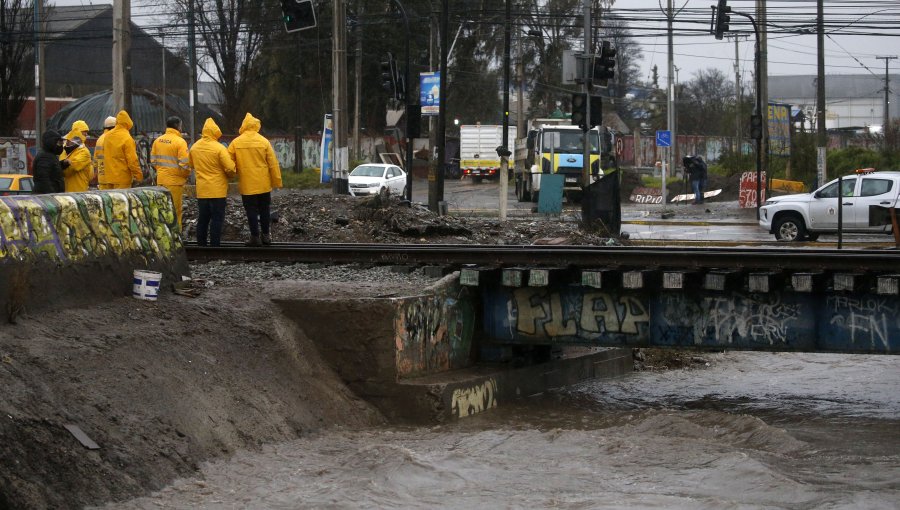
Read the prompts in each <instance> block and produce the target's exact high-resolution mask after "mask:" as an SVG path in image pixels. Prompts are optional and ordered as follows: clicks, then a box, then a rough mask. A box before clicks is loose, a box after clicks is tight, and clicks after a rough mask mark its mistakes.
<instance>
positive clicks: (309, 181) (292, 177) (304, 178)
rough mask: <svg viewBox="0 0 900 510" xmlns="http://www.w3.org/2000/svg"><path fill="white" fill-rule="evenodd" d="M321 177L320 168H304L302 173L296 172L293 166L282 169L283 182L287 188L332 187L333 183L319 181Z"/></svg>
mask: <svg viewBox="0 0 900 510" xmlns="http://www.w3.org/2000/svg"><path fill="white" fill-rule="evenodd" d="M320 178H321V174H320V173H319V169H318V168H304V169H303V171H302V172H300V173H297V172H295V171H294V169H293V168H282V169H281V182H282V184H283V185H284V187H285V188H290V189H325V188H330V187H331V184H323V183H321V182H319V180H320Z"/></svg>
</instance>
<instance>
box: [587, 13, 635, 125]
mask: <svg viewBox="0 0 900 510" xmlns="http://www.w3.org/2000/svg"><path fill="white" fill-rule="evenodd" d="M601 19H602V21H603V25H602V32H601V34H600V37H597V38H595V40H594V48H595V49H594V53H598V52H599V51H600V50H599V48H600V44H601V42H602V40H608V41H609V42H610V43H612V47H613V48H615V49H616V67H615V74H614V77H613V79H612V80H611V81H610V83H609V87H608V89H607V93H608V95H609V97H610V98H612V99H613V104H614V106H615V110H616V113H617V114H619V117H621V118H622V120H624V121H626V122H628V121H630V120H633V119H634V117H635V111H636V108H635V106H634V105H632V103H631V102H630V101H626V100H624V98H625V95H626V94H627V93H628V92H629V90H628V89H629V87H631V86H634V85H636V84H638V83H639V82H640V75H639V73H640V68H639V66H638V62H639V61H640V60H641V58H642V54H641V48H640V46H639V45H638V44H637V42H636V41H635V40H634V38H633V37H632V35H631V30H629V29H628V24H627V23H626V22H625V21H623V20H621V19H618V18H615V17H607V18H601ZM616 99H618V100H616Z"/></svg>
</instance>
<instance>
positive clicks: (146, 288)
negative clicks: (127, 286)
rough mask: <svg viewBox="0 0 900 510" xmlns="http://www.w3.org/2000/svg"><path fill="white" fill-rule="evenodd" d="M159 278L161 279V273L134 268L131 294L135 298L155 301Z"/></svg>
mask: <svg viewBox="0 0 900 510" xmlns="http://www.w3.org/2000/svg"><path fill="white" fill-rule="evenodd" d="M160 280H162V273H157V272H156V271H145V270H143V269H135V270H134V293H133V294H132V295H133V296H134V297H135V298H137V299H146V300H148V301H156V296H158V295H159V282H160Z"/></svg>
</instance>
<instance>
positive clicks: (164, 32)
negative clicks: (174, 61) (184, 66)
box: [159, 28, 167, 130]
mask: <svg viewBox="0 0 900 510" xmlns="http://www.w3.org/2000/svg"><path fill="white" fill-rule="evenodd" d="M159 37H160V38H161V39H162V120H163V126H165V125H166V117H167V115H166V31H165V29H162V28H160V29H159ZM163 130H165V129H163Z"/></svg>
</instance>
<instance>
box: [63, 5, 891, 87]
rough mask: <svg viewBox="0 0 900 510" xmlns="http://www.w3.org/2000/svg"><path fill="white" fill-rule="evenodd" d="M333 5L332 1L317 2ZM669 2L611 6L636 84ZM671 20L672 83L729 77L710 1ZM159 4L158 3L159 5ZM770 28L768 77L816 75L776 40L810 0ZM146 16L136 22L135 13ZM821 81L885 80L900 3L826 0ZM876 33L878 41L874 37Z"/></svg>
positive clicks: (801, 22)
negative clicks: (630, 39) (621, 22)
mask: <svg viewBox="0 0 900 510" xmlns="http://www.w3.org/2000/svg"><path fill="white" fill-rule="evenodd" d="M161 1H162V0H132V11H133V13H132V14H133V16H134V17H135V22H137V23H138V24H145V23H146V22H148V21H149V20H148V19H147V17H146V8H145V7H143V6H145V5H157V6H158V5H160V3H161ZM322 1H328V2H330V1H332V0H322ZM496 1H498V2H500V1H501V0H496ZM668 1H669V0H617V1H616V4H615V5H614V6H613V11H614V12H615V13H616V14H617V15H618V16H620V17H622V18H624V19H626V20H627V22H628V25H629V26H630V27H631V30H632V33H633V34H634V36H635V40H636V41H637V42H638V43H639V44H640V45H641V48H642V50H643V57H644V58H643V59H642V61H641V71H642V72H641V77H642V79H644V80H649V79H650V76H651V69H652V67H653V66H654V65H657V66H658V68H659V79H660V84H661V85H662V84H664V83H665V80H666V77H667V58H668V57H667V41H666V21H665V20H666V18H665V15H664V11H665V9H666V6H667V2H668ZM671 1H672V4H673V6H674V8H675V10H676V14H675V17H674V20H675V21H674V24H673V26H674V31H673V33H674V53H675V58H674V62H675V66H677V67H678V71H677V72H676V78H677V79H678V80H679V81H687V80H690V79H691V76H692V75H693V74H694V73H696V72H697V70H699V69H707V68H710V67H715V68H717V69H720V70H722V71H723V72H725V73H727V74H728V76H729V77H731V78H733V76H734V62H735V47H734V40H733V39H732V40H727V39H726V40H723V41H717V40H716V39H715V38H714V37H713V35H711V34H710V33H709V28H710V20H711V12H712V11H711V9H710V7H711V6H712V5H714V4H716V0H671ZM54 3H56V4H57V5H90V4H95V5H100V4H105V5H111V4H112V1H111V0H106V1H102V0H101V1H98V0H55V2H54ZM163 3H164V2H163ZM728 5H729V6H731V7H732V9H733V10H734V11H737V12H744V13H747V14H750V15H751V16H753V17H754V18H755V17H756V10H755V6H756V0H728ZM766 5H767V13H768V26H769V30H770V33H769V42H768V64H769V75H788V74H815V73H816V51H817V50H816V36H815V35H814V33H811V34H808V35H795V34H787V33H778V32H780V31H786V30H791V31H796V30H797V29H798V28H804V27H806V28H808V29H809V30H812V31H814V29H815V21H816V2H815V0H793V1H784V0H783V1H774V0H769V1H767V2H766ZM141 9H143V12H144V13H145V15H144V16H140V15H139V14H138V12H137V11H141ZM824 9H825V24H826V33H827V37H826V38H825V72H826V74H869V73H871V74H876V75H878V76H883V75H884V68H885V61H884V60H878V59H876V58H875V57H877V56H900V0H824ZM731 28H732V29H734V30H735V31H736V32H737V33H738V34H739V35H741V36H742V37H741V39H740V42H739V43H738V54H739V62H740V69H741V75H742V77H743V78H742V81H744V82H747V83H749V82H750V81H751V79H752V73H753V57H754V48H753V41H754V38H753V30H752V28H751V25H750V23H749V21H748V20H747V19H746V18H744V17H742V16H739V15H737V14H734V13H732V15H731ZM875 34H882V35H875ZM889 65H890V69H891V74H900V60H892V61H889Z"/></svg>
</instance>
